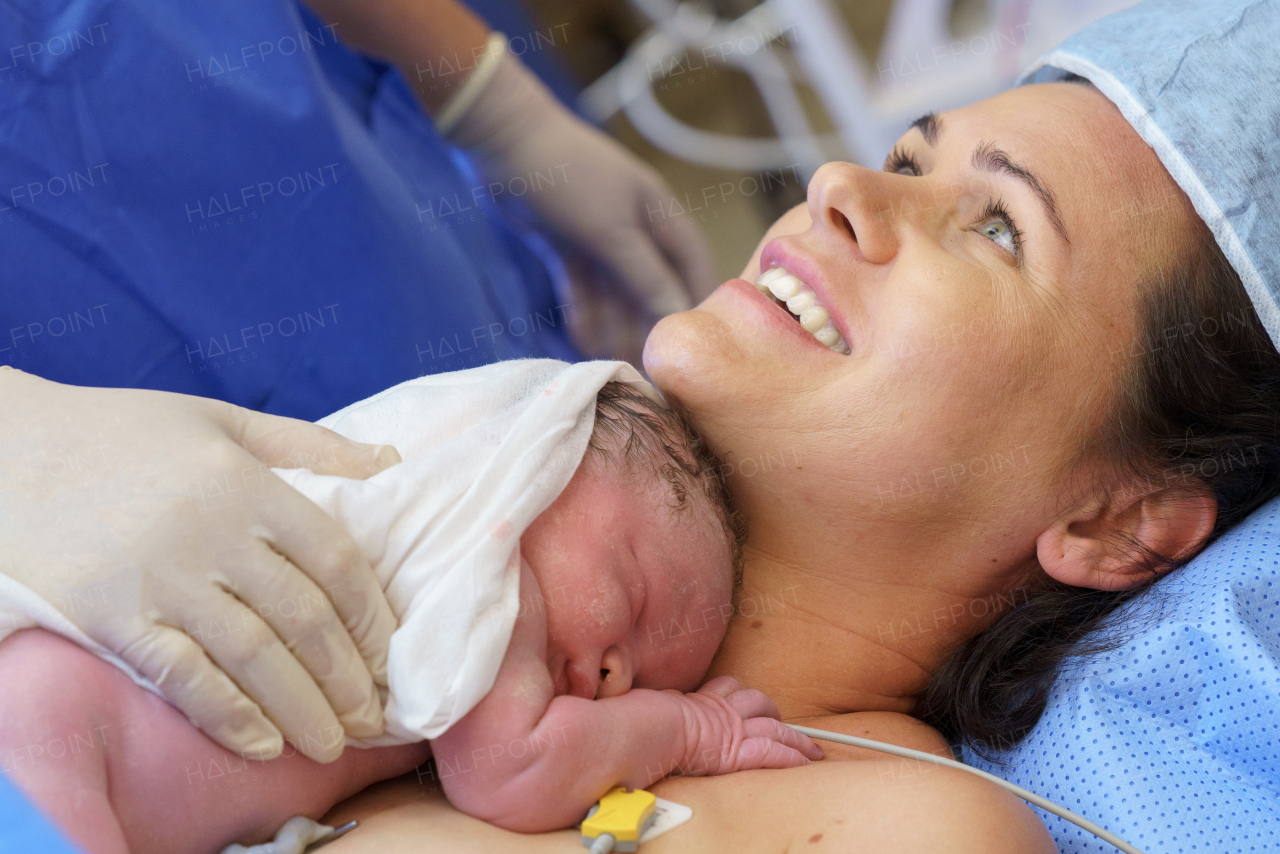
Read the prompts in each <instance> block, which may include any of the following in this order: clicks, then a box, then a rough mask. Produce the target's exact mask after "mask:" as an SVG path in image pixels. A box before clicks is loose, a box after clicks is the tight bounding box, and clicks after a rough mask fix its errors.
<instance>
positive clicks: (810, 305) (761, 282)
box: [756, 267, 849, 356]
mask: <svg viewBox="0 0 1280 854" xmlns="http://www.w3.org/2000/svg"><path fill="white" fill-rule="evenodd" d="M756 290H758V291H760V293H762V294H764V295H765V296H768V297H772V298H773V299H774V301H775V302H777V303H778V304H779V305H783V306H785V307H786V309H787V311H789V312H791V314H792V315H793V316H794V317H795V318H796V320H798V321H799V322H800V326H801V327H803V328H804V329H805V331H806V332H809V333H810V334H811V335H813V337H814V338H817V339H818V342H819V343H820V344H822V345H823V346H824V347H826V348H827V349H828V350H831V351H832V352H834V353H840V354H842V355H846V356H847V355H848V354H849V344H848V343H847V342H846V341H845V340H844V336H843V335H841V334H840V330H839V329H836V326H835V323H834V322H832V320H831V315H830V314H829V313H828V312H827V309H826V308H825V307H824V306H823V305H822V304H821V303H819V302H818V297H817V294H815V293H814V292H813V288H811V287H809V286H808V285H806V284H805V283H804V282H803V281H801V280H800V279H799V278H798V277H796V276H794V275H792V274H791V273H790V272H788V271H787V269H786V268H785V267H770V268H769V269H768V270H765V271H764V272H763V273H761V274H760V275H759V277H757V278H756Z"/></svg>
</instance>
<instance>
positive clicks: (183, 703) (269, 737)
mask: <svg viewBox="0 0 1280 854" xmlns="http://www.w3.org/2000/svg"><path fill="white" fill-rule="evenodd" d="M120 657H121V658H123V659H124V660H125V661H127V662H129V664H131V665H133V667H134V669H136V670H137V671H138V672H139V673H141V674H142V675H143V676H145V677H146V678H147V679H149V680H151V682H152V683H153V684H154V685H155V686H156V687H157V688H159V689H160V691H161V692H162V693H163V694H164V696H165V697H166V698H167V699H168V700H169V701H170V702H172V703H173V704H174V705H175V706H177V707H178V708H179V709H181V710H182V713H183V714H184V715H186V716H187V717H188V718H190V719H191V722H192V723H194V724H195V725H196V726H197V727H199V728H200V730H201V732H203V733H204V734H205V735H207V736H209V738H211V739H213V740H214V741H216V742H218V744H221V745H222V746H223V747H225V748H226V749H227V750H231V751H234V752H236V753H239V754H241V755H242V756H248V757H251V758H253V759H264V760H265V759H274V758H275V757H277V756H279V755H280V750H281V748H283V746H284V739H283V738H282V737H281V735H280V730H278V729H276V726H275V724H273V723H271V721H270V720H268V718H267V716H266V715H264V714H263V713H262V709H261V708H260V707H259V706H258V704H257V703H255V702H254V701H253V700H251V699H249V698H248V697H247V696H245V693H244V692H243V691H241V690H240V688H239V686H237V685H236V683H235V682H233V681H231V679H230V677H228V676H227V674H226V673H224V672H223V671H222V670H220V669H219V668H218V667H217V666H216V665H215V664H214V663H213V661H211V660H210V659H209V657H208V656H207V655H205V652H204V650H203V649H201V648H200V645H199V644H197V643H196V642H195V641H194V640H192V639H191V638H190V637H189V636H188V635H187V634H186V633H185V632H182V631H180V630H178V629H175V628H173V627H171V626H165V625H153V626H151V627H150V628H149V629H148V630H147V631H146V632H145V633H144V634H143V635H142V636H141V637H139V638H138V639H137V640H135V641H133V642H132V643H130V644H129V645H128V646H126V647H125V648H124V649H123V650H121V652H120Z"/></svg>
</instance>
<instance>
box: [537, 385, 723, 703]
mask: <svg viewBox="0 0 1280 854" xmlns="http://www.w3.org/2000/svg"><path fill="white" fill-rule="evenodd" d="M745 536H746V530H745V525H744V524H743V523H742V521H741V517H740V516H739V515H738V514H737V513H736V512H735V511H734V509H733V506H732V503H731V501H730V497H729V492H728V489H727V488H726V486H725V482H724V477H723V473H722V470H721V467H720V465H719V462H718V461H717V460H716V458H715V456H714V455H713V454H712V453H711V451H710V449H708V448H707V446H706V444H705V443H704V442H703V441H702V439H701V438H700V437H699V436H697V435H696V434H695V433H694V432H693V430H692V428H691V427H690V426H689V423H688V421H687V420H686V419H685V418H684V417H683V416H682V415H681V414H680V413H678V412H675V411H673V410H670V409H667V408H665V407H663V406H661V405H660V404H657V403H654V402H653V401H651V400H649V399H648V398H647V397H645V396H644V395H642V394H640V393H639V392H637V391H635V390H634V389H633V388H632V387H631V386H628V385H626V384H624V383H616V382H614V383H609V384H607V385H606V386H605V387H604V388H603V389H601V391H600V394H599V396H598V397H597V400H596V423H595V429H594V431H593V433H592V435H591V441H590V444H589V446H588V450H587V453H586V455H585V457H584V458H583V461H582V463H581V464H580V465H579V466H578V470H577V471H576V472H575V473H574V475H573V479H572V480H571V481H570V482H569V485H568V486H567V487H565V490H564V492H562V493H561V494H560V495H559V497H557V498H556V500H555V502H553V503H552V505H551V506H550V507H548V508H547V509H546V510H545V511H543V513H542V514H541V515H539V516H538V518H537V519H535V520H534V522H533V524H531V525H530V526H529V528H528V529H527V530H526V531H525V533H524V535H523V536H522V537H521V538H520V547H521V552H522V554H523V556H524V558H525V560H526V561H528V563H529V566H530V569H531V570H532V572H533V574H534V576H535V577H536V578H537V580H538V583H539V586H540V587H541V588H542V595H543V597H544V603H545V607H546V613H547V665H548V667H549V668H550V670H551V675H552V677H553V679H555V683H556V693H557V694H575V695H577V696H580V697H588V698H592V697H597V696H598V697H612V696H616V695H618V694H623V693H626V692H627V691H628V690H630V689H631V688H676V689H679V690H682V691H692V690H693V689H695V688H696V687H697V686H698V684H699V683H700V681H701V679H702V676H703V674H704V673H706V671H707V668H708V667H709V666H710V664H711V659H712V656H714V654H715V651H716V649H717V648H718V647H719V645H720V640H721V638H722V637H723V636H724V631H725V627H726V625H727V624H728V618H729V615H730V613H731V611H732V605H731V604H730V603H731V599H732V594H733V589H734V587H735V585H736V584H737V583H738V582H739V575H740V562H741V553H742V543H743V540H744V539H745Z"/></svg>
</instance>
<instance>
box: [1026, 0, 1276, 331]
mask: <svg viewBox="0 0 1280 854" xmlns="http://www.w3.org/2000/svg"><path fill="white" fill-rule="evenodd" d="M1278 46H1280V2H1278V0H1211V2H1206V0H1146V2H1144V3H1139V4H1138V5H1136V6H1134V7H1132V8H1130V9H1126V10H1124V11H1122V12H1118V13H1116V14H1114V15H1109V16H1108V17H1105V18H1102V19H1101V20H1099V21H1095V22H1094V23H1093V24H1090V25H1089V26H1087V27H1085V28H1084V29H1082V30H1080V31H1079V32H1077V33H1076V34H1075V35H1073V36H1071V37H1070V38H1069V39H1067V40H1066V41H1064V42H1063V43H1062V44H1061V45H1060V46H1059V47H1058V48H1057V49H1055V50H1053V51H1051V52H1049V53H1048V54H1046V55H1044V56H1043V57H1041V58H1040V59H1039V60H1038V61H1036V63H1035V64H1033V65H1032V66H1031V67H1030V68H1029V69H1027V71H1026V72H1025V73H1024V74H1023V75H1022V78H1021V80H1020V82H1022V83H1045V82H1051V81H1054V80H1061V79H1062V78H1063V77H1065V76H1066V75H1067V74H1078V75H1080V76H1081V77H1085V78H1087V79H1088V80H1089V81H1090V82H1092V83H1093V85H1095V86H1096V87H1098V89H1099V90H1100V91H1101V92H1102V93H1103V94H1104V95H1106V96H1107V97H1108V98H1110V99H1111V101H1112V102H1113V103H1115V105H1116V106H1117V107H1119V108H1120V112H1121V113H1123V114H1124V117H1125V118H1126V119H1128V120H1129V124H1131V125H1133V128H1134V130H1136V131H1137V132H1138V134H1139V135H1140V136H1141V137H1142V138H1143V139H1144V140H1146V142H1147V144H1148V145H1150V146H1151V147H1152V148H1153V149H1155V152H1156V154H1157V155H1158V156H1159V157H1160V161H1161V162H1162V163H1163V164H1164V167H1165V168H1166V169H1167V170H1169V174H1170V175H1172V176H1173V179H1174V180H1175V181H1177V182H1178V186H1180V187H1181V188H1182V190H1183V191H1184V192H1185V193H1186V194H1187V195H1188V196H1189V197H1190V198H1191V201H1192V203H1193V204H1194V205H1195V208H1196V211H1197V212H1198V213H1199V214H1200V216H1201V217H1202V218H1203V219H1204V221H1205V223H1207V224H1208V226H1209V228H1210V229H1211V230H1212V231H1213V236H1214V237H1215V238H1216V239H1217V241H1218V246H1220V247H1221V248H1222V251H1223V253H1224V254H1225V255H1226V256H1227V259H1228V260H1229V261H1230V262H1231V265H1232V266H1233V267H1234V268H1235V270H1236V272H1237V273H1238V274H1239V275H1240V280H1241V281H1242V282H1243V283H1244V288H1245V290H1246V291H1247V292H1248V294H1249V298H1250V299H1251V300H1252V301H1253V306H1254V308H1255V309H1256V310H1257V312H1258V317H1259V318H1261V320H1262V325H1263V326H1264V327H1265V328H1266V330H1267V334H1268V335H1270V336H1271V340H1272V342H1274V343H1275V344H1276V346H1277V347H1280V156H1277V140H1278V139H1280V47H1278Z"/></svg>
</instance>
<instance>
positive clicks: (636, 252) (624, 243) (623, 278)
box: [598, 226, 693, 317]
mask: <svg viewBox="0 0 1280 854" xmlns="http://www.w3.org/2000/svg"><path fill="white" fill-rule="evenodd" d="M598 251H599V252H600V256H599V259H598V260H599V261H600V262H601V263H602V264H603V265H604V267H605V269H606V270H607V271H608V273H609V275H610V276H612V277H613V278H614V279H615V280H616V281H618V282H621V283H623V284H624V285H626V287H627V288H628V289H629V290H631V292H632V293H634V294H635V295H636V296H637V297H639V298H640V299H641V300H642V301H643V303H644V304H645V306H647V307H648V309H649V310H650V311H651V312H653V313H654V314H656V315H658V316H659V317H665V316H666V315H668V314H673V313H675V312H677V311H687V310H689V309H691V308H693V300H691V299H690V298H689V294H688V292H687V291H685V288H684V284H683V283H682V282H681V281H680V277H679V276H678V275H676V271H675V270H674V269H672V268H671V265H670V264H668V263H667V261H666V259H665V258H664V257H663V256H662V252H660V251H659V249H658V244H657V243H655V242H654V240H653V238H652V237H651V236H650V235H649V234H648V233H647V232H646V231H643V230H641V228H640V227H638V226H632V227H628V228H624V229H621V230H619V232H618V233H616V234H614V235H613V236H612V237H611V239H610V240H609V241H608V242H606V243H605V244H604V245H603V246H601V247H600V248H599V250H598Z"/></svg>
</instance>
